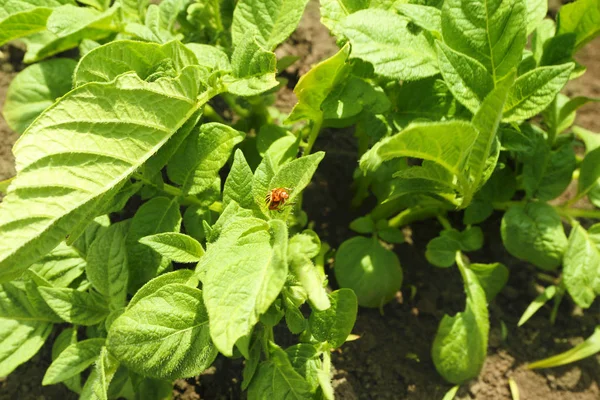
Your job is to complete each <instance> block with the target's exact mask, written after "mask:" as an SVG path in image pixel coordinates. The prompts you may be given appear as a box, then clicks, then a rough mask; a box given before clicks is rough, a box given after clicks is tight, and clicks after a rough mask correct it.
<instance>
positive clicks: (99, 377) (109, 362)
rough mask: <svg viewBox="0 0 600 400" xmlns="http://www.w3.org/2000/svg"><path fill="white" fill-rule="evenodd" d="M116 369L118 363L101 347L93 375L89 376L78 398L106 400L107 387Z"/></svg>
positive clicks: (107, 396)
mask: <svg viewBox="0 0 600 400" xmlns="http://www.w3.org/2000/svg"><path fill="white" fill-rule="evenodd" d="M118 368H119V362H118V361H117V360H116V359H115V357H113V356H112V355H111V354H110V353H109V352H108V350H107V349H106V347H104V346H103V347H102V348H101V350H100V355H99V357H98V361H97V362H96V365H95V367H94V371H93V372H94V373H93V374H90V377H89V378H88V380H87V381H86V383H85V386H84V388H83V390H82V392H81V396H80V397H81V398H85V399H90V400H108V399H109V386H110V383H111V381H112V379H113V377H114V376H115V374H116V372H117V369H118Z"/></svg>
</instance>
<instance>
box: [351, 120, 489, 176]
mask: <svg viewBox="0 0 600 400" xmlns="http://www.w3.org/2000/svg"><path fill="white" fill-rule="evenodd" d="M477 136H478V132H477V130H476V129H475V127H474V126H473V125H471V124H470V123H468V122H464V121H449V122H439V123H429V124H424V123H423V124H414V125H411V126H410V127H408V128H406V129H404V130H403V131H401V132H400V133H398V134H396V135H394V136H392V137H388V138H385V139H383V140H381V141H379V142H378V143H377V144H376V145H375V146H373V147H372V148H371V149H370V150H369V151H368V152H367V153H365V154H364V155H363V156H362V158H361V159H360V168H361V169H362V170H363V171H374V170H375V169H376V168H377V167H379V165H381V163H382V162H384V161H387V160H390V159H393V158H396V157H414V158H420V159H423V160H429V161H433V162H435V163H437V164H439V165H440V166H442V167H443V168H445V169H446V170H447V171H448V172H450V173H451V174H454V175H456V176H458V177H459V180H460V178H461V177H462V176H463V174H464V164H465V161H466V158H467V155H468V154H469V150H470V149H471V147H472V146H473V143H475V140H476V139H477Z"/></svg>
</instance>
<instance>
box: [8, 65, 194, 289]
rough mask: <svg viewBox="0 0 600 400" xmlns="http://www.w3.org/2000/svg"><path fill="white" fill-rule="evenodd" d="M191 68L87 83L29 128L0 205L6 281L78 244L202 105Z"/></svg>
mask: <svg viewBox="0 0 600 400" xmlns="http://www.w3.org/2000/svg"><path fill="white" fill-rule="evenodd" d="M186 71H188V73H185V74H182V75H181V77H179V78H177V79H173V80H169V79H164V80H161V81H160V82H144V81H142V80H140V79H139V78H138V77H136V76H134V75H131V74H126V75H122V76H120V77H119V78H118V79H117V80H115V81H113V82H111V83H107V84H100V83H91V84H88V85H84V86H81V87H79V88H77V89H75V90H73V91H71V92H69V93H68V94H67V95H65V96H64V97H62V98H61V99H60V100H59V101H58V102H56V103H55V104H54V105H52V106H51V107H50V108H49V109H47V110H46V111H45V112H44V113H43V114H42V115H40V117H38V118H37V119H36V120H35V121H34V122H33V123H32V124H31V125H30V126H29V128H28V129H27V131H26V132H25V133H24V134H23V136H22V137H21V138H20V140H19V142H18V143H17V144H16V145H15V146H14V148H13V152H14V153H15V157H16V164H17V171H18V174H17V178H15V180H14V181H13V182H12V184H11V186H10V188H9V193H8V195H7V196H6V197H5V198H4V199H3V201H2V204H1V206H0V243H1V244H0V271H1V272H0V281H7V280H10V279H13V278H15V277H17V276H19V275H20V274H21V273H22V272H23V271H24V270H25V269H27V267H29V266H30V265H31V264H32V263H33V262H35V261H36V260H37V259H39V258H40V257H41V256H42V255H44V254H46V253H48V252H49V251H50V250H52V249H53V248H54V247H56V245H57V244H58V243H59V242H61V241H62V240H63V239H64V238H65V235H66V234H69V233H72V234H73V238H72V239H76V238H77V237H78V236H79V233H81V232H82V231H83V228H84V227H85V226H86V225H87V223H88V222H89V220H90V219H91V218H90V217H94V216H95V215H93V214H94V213H95V210H96V209H97V208H98V206H99V205H100V204H102V203H105V202H106V201H107V200H108V199H110V198H111V197H112V196H113V195H114V194H115V193H114V189H115V188H118V187H119V184H121V183H122V182H123V181H125V180H126V179H127V178H128V177H129V175H131V174H132V173H133V172H134V171H135V170H137V169H138V168H139V167H140V166H141V165H142V164H143V163H144V162H145V161H146V160H147V159H148V158H149V157H150V156H151V155H152V154H153V153H154V152H156V151H157V150H158V149H159V148H160V147H162V146H163V145H164V143H165V142H166V141H167V140H168V139H169V137H170V136H171V135H172V134H173V133H174V132H175V131H176V130H177V129H178V128H179V126H181V125H182V124H183V123H184V122H185V121H186V120H187V119H188V118H189V117H190V116H191V115H192V114H193V113H194V112H195V111H196V109H197V108H198V107H199V103H202V102H204V100H202V101H198V100H196V97H197V96H198V94H199V93H198V86H197V82H196V81H195V80H194V79H193V78H194V73H193V71H194V69H188V70H186ZM140 98H143V99H144V101H140ZM106 101H109V102H111V107H105V102H106ZM73 109H78V110H85V115H83V116H82V115H80V114H77V115H75V114H73V113H72V110H73ZM161 110H171V111H172V112H169V113H164V112H161ZM92 127H93V134H92V133H90V131H91V130H92ZM133 131H135V132H136V135H131V134H130V132H133ZM56 135H60V136H61V138H62V139H61V141H60V143H58V142H56V141H55V137H56ZM49 159H52V163H48V160H49ZM92 160H93V161H94V162H93V163H92V162H91V161H92ZM74 230H75V232H73V231H74ZM153 233H154V232H153Z"/></svg>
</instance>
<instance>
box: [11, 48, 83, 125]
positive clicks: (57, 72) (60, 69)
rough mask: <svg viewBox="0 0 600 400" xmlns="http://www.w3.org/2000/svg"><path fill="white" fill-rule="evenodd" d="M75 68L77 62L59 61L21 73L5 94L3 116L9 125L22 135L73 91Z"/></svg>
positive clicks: (33, 66) (45, 63)
mask: <svg viewBox="0 0 600 400" xmlns="http://www.w3.org/2000/svg"><path fill="white" fill-rule="evenodd" d="M76 65H77V63H76V62H75V61H74V60H71V59H68V58H56V59H54V60H48V61H44V62H41V63H39V64H35V65H31V66H29V67H27V68H25V69H24V70H23V71H21V72H20V73H19V74H18V75H17V76H16V77H15V79H13V80H12V82H11V83H10V86H9V87H8V91H7V92H6V101H5V103H4V108H3V110H2V114H3V115H4V118H5V119H6V122H7V123H8V125H9V126H10V127H11V128H12V129H13V130H14V131H16V132H18V133H23V132H24V131H25V129H27V127H28V126H29V125H31V123H32V122H33V120H35V119H36V118H37V117H38V116H39V115H40V114H41V113H42V112H43V111H44V110H45V109H47V108H48V107H50V106H51V105H52V104H53V103H54V101H56V99H58V98H59V97H61V96H63V95H64V94H65V93H67V92H68V91H69V90H71V82H72V80H71V79H72V76H73V71H74V70H75V66H76Z"/></svg>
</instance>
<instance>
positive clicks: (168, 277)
mask: <svg viewBox="0 0 600 400" xmlns="http://www.w3.org/2000/svg"><path fill="white" fill-rule="evenodd" d="M173 283H178V284H182V285H186V286H189V287H192V288H195V287H197V286H198V278H196V277H195V276H194V271H191V270H189V269H178V270H177V271H173V272H168V273H166V274H162V275H160V276H157V277H156V278H154V279H152V280H151V281H150V282H148V283H146V284H145V285H144V286H142V287H141V288H140V290H138V291H137V292H136V293H135V295H134V296H133V297H132V298H131V300H130V301H129V304H128V305H127V309H129V308H131V307H133V306H134V304H136V303H137V302H138V301H140V300H141V299H143V298H144V297H147V296H150V295H151V294H153V293H154V292H156V291H157V290H159V289H160V288H162V287H163V286H167V285H171V284H173Z"/></svg>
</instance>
